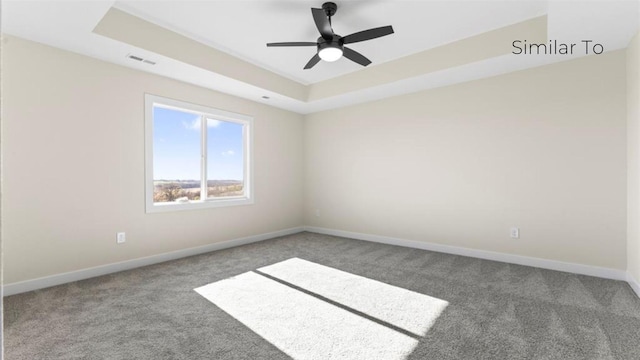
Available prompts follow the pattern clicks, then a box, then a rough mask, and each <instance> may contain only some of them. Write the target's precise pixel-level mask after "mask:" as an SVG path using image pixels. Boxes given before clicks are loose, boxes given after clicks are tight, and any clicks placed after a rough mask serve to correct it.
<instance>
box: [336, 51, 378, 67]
mask: <svg viewBox="0 0 640 360" xmlns="http://www.w3.org/2000/svg"><path fill="white" fill-rule="evenodd" d="M342 55H344V57H346V58H347V59H349V60H351V61H353V62H355V63H358V64H360V65H362V66H367V65H369V64H371V60H369V59H367V58H366V57H364V55H362V54H360V53H359V52H357V51H354V50H351V49H349V48H348V47H345V48H343V49H342Z"/></svg>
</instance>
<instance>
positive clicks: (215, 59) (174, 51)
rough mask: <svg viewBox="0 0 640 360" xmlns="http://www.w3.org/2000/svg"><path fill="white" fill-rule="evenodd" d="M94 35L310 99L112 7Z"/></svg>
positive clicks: (293, 85) (280, 80) (298, 88)
mask: <svg viewBox="0 0 640 360" xmlns="http://www.w3.org/2000/svg"><path fill="white" fill-rule="evenodd" d="M93 32H94V33H95V34H98V35H102V36H105V37H108V38H111V39H113V40H116V41H121V42H124V43H127V44H130V45H133V46H135V47H138V48H141V49H145V50H148V51H151V52H154V53H157V54H160V55H163V56H167V57H170V58H172V59H176V60H178V61H181V62H184V63H186V64H189V65H193V66H196V67H198V68H201V69H205V70H207V71H211V72H214V73H217V74H220V75H223V76H226V77H230V78H233V79H236V80H238V81H241V82H244V83H247V84H250V85H254V86H257V87H260V88H263V89H265V90H268V91H273V92H276V93H278V94H281V95H284V96H287V97H289V98H292V99H296V100H300V101H306V100H307V97H308V88H307V87H306V86H305V85H303V84H300V83H298V82H296V81H293V80H290V79H287V78H285V77H283V76H280V75H278V74H276V73H274V72H272V71H269V70H265V69H263V68H261V67H259V66H256V65H253V64H251V63H249V62H247V61H244V60H242V59H239V58H237V57H235V56H232V55H229V54H227V53H225V52H223V51H220V50H217V49H214V48H212V47H210V46H207V45H204V44H202V43H200V42H197V41H195V40H192V39H189V38H188V37H186V36H183V35H180V34H178V33H176V32H174V31H171V30H168V29H165V28H163V27H161V26H158V25H156V24H153V23H151V22H148V21H146V20H144V19H141V18H139V17H137V16H134V15H131V14H129V13H126V12H124V11H122V10H119V9H116V8H113V7H112V8H110V9H109V11H107V13H106V14H105V15H104V17H103V18H102V20H100V22H99V23H98V24H97V25H96V27H95V28H94V29H93Z"/></svg>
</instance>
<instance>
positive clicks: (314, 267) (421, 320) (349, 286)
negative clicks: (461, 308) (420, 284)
mask: <svg viewBox="0 0 640 360" xmlns="http://www.w3.org/2000/svg"><path fill="white" fill-rule="evenodd" d="M258 270H259V271H261V272H263V273H265V274H269V275H271V276H273V277H276V278H278V279H281V280H284V281H286V282H288V283H290V284H293V285H296V286H298V287H301V288H303V289H305V290H308V291H311V292H313V293H316V294H319V295H322V296H324V297H325V298H328V299H330V300H333V301H335V302H337V303H340V304H342V305H345V306H348V307H350V308H352V309H355V310H358V311H360V312H362V313H365V314H367V315H369V316H371V317H374V318H376V319H379V320H382V321H384V322H386V323H389V324H392V325H395V326H397V327H399V328H402V329H404V330H407V331H409V332H411V333H413V334H416V335H419V336H424V335H425V334H426V333H427V331H428V330H429V328H430V327H431V326H432V325H433V324H434V323H435V321H436V319H437V318H438V316H440V314H441V313H442V311H444V309H445V308H446V307H447V305H449V303H448V302H447V301H444V300H440V299H438V298H434V297H431V296H427V295H423V294H420V293H417V292H414V291H410V290H407V289H403V288H400V287H397V286H392V285H389V284H385V283H383V282H380V281H376V280H371V279H368V278H366V277H363V276H358V275H354V274H351V273H348V272H345V271H341V270H337V269H334V268H331V267H328V266H324V265H320V264H316V263H313V262H311V261H307V260H303V259H299V258H292V259H289V260H285V261H282V262H279V263H277V264H273V265H269V266H265V267H263V268H260V269H258Z"/></svg>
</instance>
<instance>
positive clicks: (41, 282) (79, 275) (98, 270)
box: [2, 226, 304, 296]
mask: <svg viewBox="0 0 640 360" xmlns="http://www.w3.org/2000/svg"><path fill="white" fill-rule="evenodd" d="M301 231H304V227H302V226H300V227H294V228H290V229H284V230H279V231H274V232H270V233H265V234H259V235H252V236H247V237H243V238H239V239H233V240H228V241H222V242H218V243H214V244H209V245H204V246H198V247H194V248H189V249H183V250H178V251H172V252H169V253H164V254H158V255H152V256H147V257H143V258H138V259H133V260H127V261H122V262H118V263H113V264H108V265H102V266H97V267H92V268H88V269H82V270H78V271H72V272H67V273H62V274H57V275H52V276H46V277H41V278H37V279H33V280H26V281H20V282H16V283H12V284H5V285H4V286H3V287H2V290H3V295H4V296H9V295H15V294H20V293H23V292H27V291H32V290H38V289H44V288H47V287H51V286H55V285H61V284H66V283H69V282H73V281H78V280H84V279H88V278H92V277H96V276H101V275H107V274H112V273H116V272H120V271H124V270H130V269H134V268H138V267H141V266H147V265H152V264H157V263H161V262H165V261H169V260H175V259H180V258H184V257H187V256H193V255H199V254H204V253H207V252H211V251H216V250H222V249H227V248H231V247H235V246H240V245H245V244H250V243H254V242H258V241H263V240H268V239H272V238H276V237H279V236H285V235H291V234H295V233H299V232H301Z"/></svg>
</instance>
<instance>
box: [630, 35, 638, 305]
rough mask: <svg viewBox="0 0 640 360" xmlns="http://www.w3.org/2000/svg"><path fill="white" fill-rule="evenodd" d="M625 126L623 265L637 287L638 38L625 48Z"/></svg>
mask: <svg viewBox="0 0 640 360" xmlns="http://www.w3.org/2000/svg"><path fill="white" fill-rule="evenodd" d="M627 124H628V125H627V126H628V130H627V135H628V137H627V144H628V152H627V167H628V173H627V192H628V202H627V231H628V233H627V241H628V243H627V263H628V270H629V274H630V275H631V276H632V277H633V279H634V280H635V282H637V283H638V284H640V34H638V35H636V36H635V37H634V38H633V40H632V41H631V43H630V44H629V47H628V48H627ZM638 291H640V288H638ZM638 295H639V296H640V293H639V294H638Z"/></svg>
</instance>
